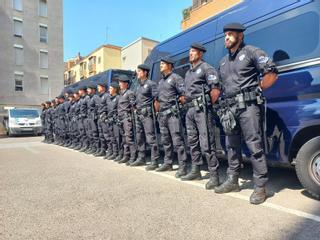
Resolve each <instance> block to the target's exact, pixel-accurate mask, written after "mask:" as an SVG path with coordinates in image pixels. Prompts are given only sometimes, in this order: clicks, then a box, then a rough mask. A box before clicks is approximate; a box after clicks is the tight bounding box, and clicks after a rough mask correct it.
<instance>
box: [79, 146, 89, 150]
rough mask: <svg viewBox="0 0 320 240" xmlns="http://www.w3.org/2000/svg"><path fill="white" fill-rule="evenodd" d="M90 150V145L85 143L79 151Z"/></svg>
mask: <svg viewBox="0 0 320 240" xmlns="http://www.w3.org/2000/svg"><path fill="white" fill-rule="evenodd" d="M87 150H88V146H85V145H83V146H82V148H81V149H80V150H79V152H85V151H87Z"/></svg>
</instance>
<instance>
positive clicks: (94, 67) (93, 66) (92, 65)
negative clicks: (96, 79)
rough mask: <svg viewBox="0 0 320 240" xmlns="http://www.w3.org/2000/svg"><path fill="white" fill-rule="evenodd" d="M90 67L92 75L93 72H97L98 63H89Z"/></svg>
mask: <svg viewBox="0 0 320 240" xmlns="http://www.w3.org/2000/svg"><path fill="white" fill-rule="evenodd" d="M88 68H89V74H90V75H91V74H93V75H94V74H95V73H96V64H95V63H93V64H89V65H88Z"/></svg>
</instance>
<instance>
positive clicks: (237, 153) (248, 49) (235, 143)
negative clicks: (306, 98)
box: [215, 23, 277, 204]
mask: <svg viewBox="0 0 320 240" xmlns="http://www.w3.org/2000/svg"><path fill="white" fill-rule="evenodd" d="M244 31H245V27H244V26H243V25H241V24H239V23H231V24H227V25H226V26H225V27H224V33H225V46H226V48H227V49H228V50H229V54H228V55H227V56H225V57H224V58H223V59H222V60H221V62H220V67H219V73H220V77H221V82H222V86H223V98H224V99H225V100H224V99H222V100H221V107H222V109H223V105H224V104H223V102H224V101H227V102H228V103H229V104H228V105H229V107H227V108H225V109H223V111H222V112H221V114H220V119H221V123H222V125H223V126H224V129H225V132H226V135H227V149H228V163H229V168H228V171H227V173H228V178H227V180H226V181H225V182H224V183H223V184H222V185H220V186H219V187H216V188H215V192H216V193H227V192H231V191H239V190H240V189H239V183H238V177H239V172H240V159H241V134H242V136H243V140H244V142H245V143H246V145H247V147H248V148H249V150H250V153H251V162H252V166H253V182H254V192H253V193H252V195H251V196H250V202H251V203H252V204H260V203H262V202H264V201H265V199H266V190H265V185H266V182H267V180H268V178H267V163H266V158H265V154H264V148H263V134H262V129H261V120H262V118H263V111H262V109H263V107H262V106H263V97H262V94H261V92H262V91H261V89H266V88H268V87H270V86H271V85H272V84H273V83H274V82H275V81H276V79H277V69H276V67H275V64H274V63H273V62H272V60H271V59H270V58H269V57H268V56H267V54H266V53H265V52H264V51H262V50H261V49H259V48H257V47H253V46H249V45H246V44H245V43H244V41H243V40H244V35H243V32H244ZM261 76H262V80H261V81H260V77H261ZM230 105H231V106H230ZM230 119H234V121H230Z"/></svg>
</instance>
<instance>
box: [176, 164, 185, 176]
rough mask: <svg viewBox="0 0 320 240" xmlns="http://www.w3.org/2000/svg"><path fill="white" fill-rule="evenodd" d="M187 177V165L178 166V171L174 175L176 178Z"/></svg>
mask: <svg viewBox="0 0 320 240" xmlns="http://www.w3.org/2000/svg"><path fill="white" fill-rule="evenodd" d="M185 175H187V164H186V163H185V162H183V163H180V164H179V169H178V171H177V172H176V174H175V177H176V178H181V177H182V176H185Z"/></svg>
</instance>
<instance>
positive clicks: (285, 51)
mask: <svg viewBox="0 0 320 240" xmlns="http://www.w3.org/2000/svg"><path fill="white" fill-rule="evenodd" d="M281 17H283V16H281ZM274 22H275V20H274V19H271V20H270V24H269V25H270V26H268V27H265V28H262V29H259V30H257V31H254V32H252V33H249V34H246V35H245V42H246V43H247V44H250V45H254V46H257V47H259V48H261V49H263V50H264V51H266V52H267V53H268V55H269V56H270V57H272V58H273V60H274V62H276V63H277V64H278V65H283V64H288V63H292V62H296V61H303V60H305V59H310V58H315V57H318V56H319V51H316V50H317V48H318V43H319V16H318V14H317V13H316V12H308V13H305V14H302V15H299V16H296V17H293V18H290V19H286V20H284V21H281V22H279V23H276V24H275V23H274ZM257 26H258V25H257ZM252 27H253V28H254V27H255V26H252ZM250 28H251V27H250ZM248 30H249V31H250V29H248Z"/></svg>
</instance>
